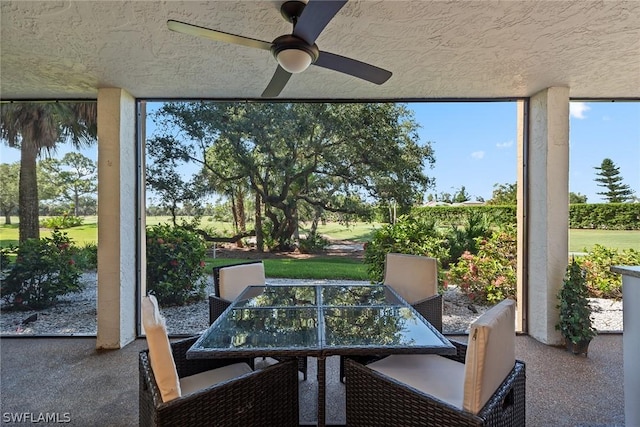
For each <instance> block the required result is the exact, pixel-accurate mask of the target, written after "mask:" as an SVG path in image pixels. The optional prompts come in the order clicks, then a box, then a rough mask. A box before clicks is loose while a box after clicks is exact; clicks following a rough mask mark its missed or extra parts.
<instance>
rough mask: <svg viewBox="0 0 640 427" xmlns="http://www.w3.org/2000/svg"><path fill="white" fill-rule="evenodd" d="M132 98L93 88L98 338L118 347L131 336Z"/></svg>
mask: <svg viewBox="0 0 640 427" xmlns="http://www.w3.org/2000/svg"><path fill="white" fill-rule="evenodd" d="M135 129H136V128H135V99H134V98H133V97H132V96H131V95H129V94H128V93H127V92H126V91H124V90H122V89H119V88H105V89H99V90H98V337H97V343H96V348H98V349H117V348H122V347H124V346H125V345H126V344H128V343H129V342H131V341H133V340H134V339H135V337H136V138H135V134H136V132H135Z"/></svg>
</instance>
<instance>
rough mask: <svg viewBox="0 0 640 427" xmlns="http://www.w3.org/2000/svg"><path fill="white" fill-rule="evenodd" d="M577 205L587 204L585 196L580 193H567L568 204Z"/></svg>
mask: <svg viewBox="0 0 640 427" xmlns="http://www.w3.org/2000/svg"><path fill="white" fill-rule="evenodd" d="M577 203H587V196H585V195H584V194H581V193H574V192H573V191H570V192H569V204H570V205H573V204H577Z"/></svg>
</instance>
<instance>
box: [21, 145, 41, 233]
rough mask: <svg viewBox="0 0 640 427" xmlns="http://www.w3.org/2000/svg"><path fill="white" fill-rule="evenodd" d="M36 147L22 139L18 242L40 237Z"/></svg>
mask: <svg viewBox="0 0 640 427" xmlns="http://www.w3.org/2000/svg"><path fill="white" fill-rule="evenodd" d="M37 157H38V149H37V147H36V145H35V142H32V141H22V148H21V152H20V183H19V187H20V189H19V195H18V204H19V210H20V214H19V215H20V226H19V232H20V237H19V239H20V243H22V242H24V241H26V240H27V239H32V238H33V239H39V238H40V224H39V217H38V177H37V175H36V158H37Z"/></svg>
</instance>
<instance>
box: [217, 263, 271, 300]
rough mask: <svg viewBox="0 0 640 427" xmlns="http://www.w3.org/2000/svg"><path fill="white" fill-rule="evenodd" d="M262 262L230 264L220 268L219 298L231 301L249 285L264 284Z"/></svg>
mask: <svg viewBox="0 0 640 427" xmlns="http://www.w3.org/2000/svg"><path fill="white" fill-rule="evenodd" d="M264 284H265V278H264V264H263V263H261V262H258V263H252V264H241V265H232V266H230V267H225V268H222V269H220V295H219V296H220V298H224V299H226V300H227V301H233V300H234V299H236V298H237V297H238V295H240V294H241V293H242V291H244V289H245V288H246V287H247V286H250V285H264Z"/></svg>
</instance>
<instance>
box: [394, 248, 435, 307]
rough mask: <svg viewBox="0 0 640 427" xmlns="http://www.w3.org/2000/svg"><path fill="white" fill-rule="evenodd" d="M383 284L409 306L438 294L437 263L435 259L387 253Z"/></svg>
mask: <svg viewBox="0 0 640 427" xmlns="http://www.w3.org/2000/svg"><path fill="white" fill-rule="evenodd" d="M384 284H385V285H389V286H391V287H392V288H393V289H394V290H395V291H396V292H398V293H399V294H400V296H401V297H402V298H404V299H405V300H406V301H407V302H408V303H409V304H413V303H416V302H418V301H421V300H423V299H425V298H428V297H430V296H433V295H436V294H437V293H438V262H437V261H436V259H435V258H430V257H425V256H419V255H406V254H396V253H389V254H387V257H386V259H385V267H384Z"/></svg>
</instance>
